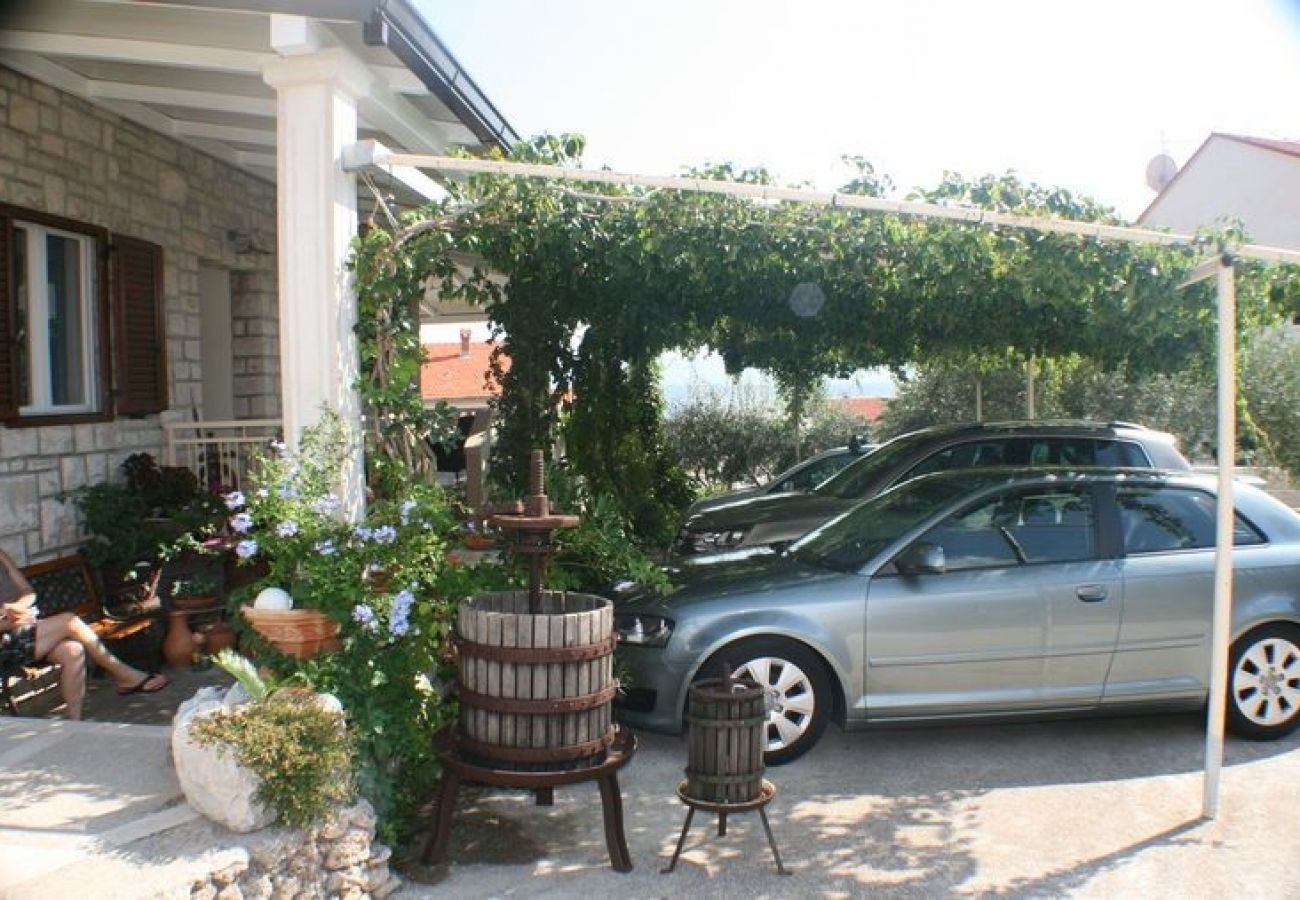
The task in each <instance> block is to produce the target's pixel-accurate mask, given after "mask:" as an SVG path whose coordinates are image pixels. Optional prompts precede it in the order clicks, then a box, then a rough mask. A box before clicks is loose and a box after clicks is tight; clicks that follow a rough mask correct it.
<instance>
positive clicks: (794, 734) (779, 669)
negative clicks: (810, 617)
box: [700, 638, 831, 765]
mask: <svg viewBox="0 0 1300 900" xmlns="http://www.w3.org/2000/svg"><path fill="white" fill-rule="evenodd" d="M723 665H725V666H727V667H729V668H730V669H731V671H732V673H733V675H735V677H737V678H748V679H750V680H752V681H754V682H756V683H757V684H758V685H759V686H761V687H762V688H763V689H764V691H766V694H767V697H766V705H767V723H766V725H765V726H764V727H765V729H766V739H767V749H766V752H765V753H764V760H765V761H766V763H767V764H768V765H780V764H781V763H787V762H790V761H792V760H794V759H797V758H798V757H800V756H802V755H803V754H805V753H807V752H808V751H809V750H810V749H812V746H813V744H815V743H817V739H818V738H820V737H821V734H822V732H823V731H824V730H825V729H826V720H827V716H828V714H829V712H830V705H831V688H830V680H829V679H828V677H827V675H826V667H825V666H824V665H823V664H822V662H821V660H819V659H818V658H817V657H816V655H814V654H813V653H812V652H811V651H810V650H808V648H807V647H805V646H803V645H802V644H797V643H795V642H794V641H789V640H783V639H779V638H750V639H748V640H744V641H739V642H737V643H735V644H733V645H731V646H730V647H726V648H724V649H723V650H722V651H720V652H719V653H718V654H716V655H715V656H714V657H713V658H712V659H710V660H709V662H708V663H706V664H705V665H704V666H703V667H702V668H701V670H700V675H701V677H705V676H707V677H713V676H716V675H718V674H721V667H722V666H723Z"/></svg>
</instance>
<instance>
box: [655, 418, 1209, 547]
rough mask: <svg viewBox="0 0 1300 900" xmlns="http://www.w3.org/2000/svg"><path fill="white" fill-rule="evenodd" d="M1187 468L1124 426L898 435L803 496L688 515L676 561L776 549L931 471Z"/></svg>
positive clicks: (1170, 448)
mask: <svg viewBox="0 0 1300 900" xmlns="http://www.w3.org/2000/svg"><path fill="white" fill-rule="evenodd" d="M1043 465H1047V466H1051V465H1056V466H1127V467H1133V468H1143V469H1188V468H1190V466H1189V465H1188V463H1187V460H1186V459H1184V458H1183V456H1182V454H1181V453H1179V452H1178V447H1177V445H1176V442H1175V439H1174V438H1173V436H1172V435H1169V434H1165V433H1164V432H1162V431H1153V430H1152V429H1150V428H1145V427H1143V426H1141V425H1133V424H1130V423H1127V422H1065V421H1056V422H1054V421H1036V422H977V423H969V424H964V425H941V426H937V427H934V428H923V429H921V430H920V431H913V432H911V433H909V434H904V435H900V436H899V437H896V438H894V439H893V440H891V441H888V442H887V443H885V444H882V445H881V446H880V447H878V448H877V449H876V450H874V451H873V452H871V453H869V454H867V455H866V456H864V457H863V458H861V459H859V460H857V461H856V462H853V463H852V464H850V465H849V466H847V467H845V468H844V469H841V470H840V471H839V472H838V473H836V474H835V475H833V476H832V477H831V478H829V479H827V480H826V481H824V482H822V483H821V484H819V485H817V486H816V487H815V488H813V489H812V490H811V491H808V492H806V493H799V492H796V493H790V494H777V495H773V496H767V497H749V498H744V499H741V500H738V501H734V502H731V503H725V504H722V505H715V506H712V507H711V508H707V509H702V510H696V511H692V512H690V513H689V514H688V515H687V516H686V519H685V521H684V522H683V524H682V527H681V529H680V531H679V533H678V535H677V540H676V541H675V542H674V544H673V553H674V556H676V557H677V558H678V559H686V558H688V557H693V556H694V557H698V556H707V555H710V554H714V553H720V552H728V551H731V550H734V549H737V548H743V547H773V548H774V549H780V548H781V547H783V546H785V545H787V544H789V543H791V542H792V541H794V540H796V539H798V538H800V537H802V536H803V535H805V534H807V533H808V532H810V531H812V530H813V529H814V528H816V527H818V526H819V525H822V524H824V523H826V522H829V521H830V520H831V519H833V518H835V517H836V516H838V515H839V514H840V513H842V512H845V511H846V510H849V509H851V508H852V507H853V506H854V505H855V504H857V503H859V502H861V501H862V500H866V499H868V498H870V497H874V496H875V495H876V494H879V493H880V492H881V491H884V490H887V489H888V488H891V487H893V486H894V485H896V484H900V483H901V482H904V481H907V480H908V479H909V478H915V477H917V476H918V475H924V474H927V473H930V472H942V471H947V470H949V469H970V468H988V467H991V466H1043Z"/></svg>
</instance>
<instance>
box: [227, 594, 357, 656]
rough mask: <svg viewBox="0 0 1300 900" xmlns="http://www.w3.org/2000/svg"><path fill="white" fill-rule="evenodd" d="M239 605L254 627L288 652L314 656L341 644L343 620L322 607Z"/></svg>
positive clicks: (272, 643) (283, 650)
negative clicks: (335, 617) (340, 629)
mask: <svg viewBox="0 0 1300 900" xmlns="http://www.w3.org/2000/svg"><path fill="white" fill-rule="evenodd" d="M239 609H240V612H241V613H242V614H243V616H244V618H245V619H246V620H248V624H249V625H251V626H252V628H253V630H254V631H256V632H257V633H258V634H260V635H261V636H262V637H263V638H265V639H266V642H267V643H268V644H270V645H271V646H272V647H274V648H275V649H277V650H279V651H280V652H281V653H283V654H285V655H286V656H293V657H297V658H298V659H311V658H312V657H313V656H315V655H316V654H317V653H322V652H324V653H328V652H330V651H332V650H337V649H338V648H339V637H338V634H339V623H338V622H335V621H334V620H333V619H331V618H330V617H329V616H327V615H325V614H324V613H323V612H320V611H318V610H315V609H254V608H253V607H251V606H241V607H240V608H239Z"/></svg>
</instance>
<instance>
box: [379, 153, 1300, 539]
mask: <svg viewBox="0 0 1300 900" xmlns="http://www.w3.org/2000/svg"><path fill="white" fill-rule="evenodd" d="M582 151H583V141H582V139H581V138H579V137H575V136H560V137H555V136H543V137H539V138H535V139H533V140H532V141H530V142H528V143H526V144H523V145H521V146H519V147H518V148H516V150H515V152H514V155H513V156H514V158H515V159H518V160H521V161H528V162H541V163H549V164H555V165H564V166H575V165H579V164H580V160H581V156H582ZM846 162H848V164H849V165H850V168H851V172H850V174H851V177H850V179H849V180H848V182H847V184H846V185H845V190H847V191H853V192H858V193H865V194H872V195H876V196H881V195H887V194H888V193H890V192H891V191H892V190H893V188H892V185H891V183H890V182H889V180H888V179H887V178H885V177H884V176H881V175H878V174H877V173H876V172H875V171H874V169H872V168H871V166H870V164H869V163H867V162H866V161H865V160H863V159H861V158H848V159H846ZM690 174H692V175H694V176H696V177H700V178H709V179H720V180H733V181H741V182H749V183H770V182H771V180H772V179H771V176H770V174H769V173H767V172H766V171H764V170H762V169H736V168H734V167H731V166H728V165H717V166H708V167H703V168H700V169H696V170H692V171H691V172H690ZM451 190H452V196H451V198H450V199H449V200H448V201H446V202H445V203H442V204H438V205H435V206H433V207H430V208H428V209H426V210H422V211H420V212H419V213H418V214H416V215H414V216H412V217H411V218H410V219H408V220H406V221H404V222H402V223H401V225H400V228H399V229H397V230H396V231H394V230H391V229H390V230H388V231H381V230H379V229H376V230H375V231H372V233H371V234H370V235H367V237H366V238H364V239H362V240H361V241H360V242H359V245H358V256H357V260H356V263H355V267H354V268H355V272H356V274H357V278H358V287H359V291H360V292H361V293H362V298H363V313H362V315H363V319H364V318H366V316H367V315H368V312H367V311H369V313H370V314H371V315H372V317H373V321H371V322H367V323H364V326H363V327H364V328H366V329H373V334H372V333H370V332H365V333H363V342H364V341H366V340H370V341H372V346H373V347H374V350H373V356H371V357H367V366H368V370H367V371H368V372H369V373H371V374H370V375H368V377H372V376H373V378H374V381H373V384H371V385H369V386H367V387H366V388H365V390H366V391H367V392H368V396H370V397H372V398H374V399H376V400H377V401H382V403H381V404H380V405H381V408H383V409H386V410H392V409H399V410H401V411H400V412H398V413H395V414H392V415H389V414H385V415H384V416H380V417H378V420H377V421H376V422H374V423H373V424H372V429H373V433H374V439H375V440H376V441H378V442H396V443H397V444H398V445H400V446H409V441H410V440H411V436H412V434H414V433H417V432H418V431H419V430H420V429H422V428H428V427H429V425H428V424H427V422H425V420H422V419H419V418H418V417H416V415H415V411H414V409H409V410H408V409H407V408H406V407H402V406H401V405H400V404H401V402H403V401H401V398H399V397H398V396H397V395H398V393H400V389H401V385H403V384H405V385H407V386H408V389H409V385H410V384H411V380H412V379H413V378H414V377H415V371H416V369H417V368H418V363H413V362H411V360H413V359H416V358H417V357H415V356H413V355H411V352H412V351H411V347H412V343H411V342H412V341H415V345H414V346H418V321H417V317H416V315H415V309H416V305H415V304H416V302H417V300H418V298H419V297H420V296H422V295H423V292H424V290H425V289H426V287H427V286H428V284H429V283H430V280H432V281H433V282H435V283H437V284H438V285H439V286H440V287H441V288H442V289H443V290H444V291H446V292H449V293H451V294H453V295H454V296H457V297H460V298H462V299H467V300H469V301H471V302H475V303H479V304H481V305H482V307H483V308H484V310H485V312H486V313H487V315H488V316H489V317H490V319H491V321H492V323H493V325H494V327H495V329H496V331H497V335H498V337H499V338H500V339H501V342H502V344H501V350H500V353H499V356H498V358H497V360H496V361H495V367H496V370H497V373H498V375H499V376H500V380H501V384H502V394H501V397H500V400H499V402H498V408H497V421H498V427H499V430H500V431H499V437H498V440H497V442H496V444H495V449H494V459H493V463H494V472H495V473H496V475H497V477H498V478H499V479H501V481H502V482H503V483H504V485H505V486H506V487H507V488H508V490H509V492H510V493H513V494H518V492H519V491H520V489H521V488H522V478H523V472H524V470H525V466H524V462H523V461H524V460H525V459H526V453H527V451H528V450H529V449H531V448H532V447H535V446H542V445H550V443H551V442H552V440H553V439H554V438H555V437H557V436H559V435H561V434H563V435H564V436H565V437H566V438H567V444H568V452H569V455H570V457H571V462H572V463H573V465H574V468H575V469H576V471H577V472H578V473H580V474H581V475H583V476H585V477H586V478H588V479H589V481H590V482H591V484H592V485H593V486H594V487H596V488H597V489H599V490H601V491H604V492H608V493H610V494H612V495H613V496H615V497H616V498H617V499H618V501H619V503H620V504H621V505H622V507H623V509H624V510H625V512H626V513H627V514H628V517H629V519H630V520H631V521H632V522H633V523H634V524H635V527H636V529H637V531H638V533H639V534H640V535H641V536H642V537H643V538H651V539H654V540H659V541H662V540H664V539H665V538H666V536H667V535H668V534H669V533H670V529H671V524H672V521H673V519H674V515H675V512H674V511H675V510H676V508H677V507H679V506H680V505H681V504H682V503H684V502H685V499H686V496H687V494H686V490H685V479H684V477H683V476H682V474H681V472H680V471H679V470H678V469H677V468H676V466H675V465H673V464H672V462H671V461H670V459H669V458H668V455H667V454H666V453H665V452H664V450H663V446H664V445H663V440H662V435H661V433H660V429H661V421H662V417H661V415H660V411H661V407H660V404H661V402H662V401H661V398H660V397H659V393H658V389H657V379H656V377H655V374H654V360H655V359H656V358H657V357H658V356H659V354H660V353H662V352H663V351H665V350H669V349H680V350H686V351H690V350H695V349H700V348H703V347H709V348H712V349H713V350H715V351H717V352H718V353H719V354H721V356H722V357H723V359H724V361H725V362H726V365H727V368H728V369H729V370H730V371H733V372H738V371H739V370H741V369H742V368H744V367H747V366H754V367H757V368H761V369H765V370H767V371H769V372H771V373H773V374H774V376H775V377H776V379H777V381H778V384H779V385H780V386H781V388H782V392H783V395H784V396H785V397H787V398H788V401H789V403H790V405H791V406H792V407H793V408H794V409H795V411H796V412H797V411H798V410H799V408H800V406H801V405H802V404H803V403H805V402H806V400H807V396H808V392H807V387H808V386H809V385H812V384H816V383H817V380H818V379H819V378H820V377H821V376H823V375H837V374H840V375H842V374H847V373H848V372H851V371H852V370H855V369H858V368H864V367H872V366H882V365H884V366H896V367H900V366H906V365H909V364H914V363H917V362H924V361H928V360H933V359H950V360H954V359H973V360H978V359H980V358H982V357H988V358H991V359H997V360H1005V359H1007V358H1013V359H1014V358H1019V359H1022V360H1024V359H1031V358H1032V359H1050V358H1064V357H1069V358H1075V357H1078V358H1084V359H1089V360H1092V361H1093V362H1094V363H1095V364H1097V365H1099V366H1101V367H1102V368H1104V369H1116V368H1120V367H1123V368H1124V370H1125V371H1127V372H1128V373H1130V374H1132V375H1141V374H1144V373H1149V372H1155V371H1173V370H1178V369H1182V368H1187V367H1189V366H1191V367H1196V366H1205V365H1210V364H1212V360H1213V327H1212V323H1213V318H1214V307H1213V286H1212V285H1208V284H1201V285H1197V286H1194V287H1191V288H1188V289H1182V290H1180V289H1179V287H1178V285H1179V283H1180V282H1181V280H1182V279H1183V278H1184V277H1185V275H1186V273H1187V271H1188V270H1189V269H1190V267H1191V266H1192V265H1194V264H1195V262H1196V261H1198V259H1199V257H1200V256H1201V255H1202V254H1203V253H1204V250H1205V248H1186V247H1179V248H1160V247H1147V246H1137V245H1129V244H1121V243H1114V242H1111V243H1107V242H1101V241H1098V240H1096V239H1093V238H1089V237H1082V236H1072V235H1058V234H1047V233H1040V232H1034V231H1027V230H1022V229H1012V228H995V227H990V226H985V225H981V224H974V223H966V222H959V221H940V220H933V219H919V218H909V217H906V216H897V215H880V214H875V213H869V212H865V211H861V210H850V209H845V208H843V207H810V206H807V205H802V204H796V203H788V202H775V201H770V202H769V201H763V202H759V201H753V200H748V199H742V198H735V197H728V196H719V195H712V194H702V193H691V192H678V191H671V190H644V189H640V188H632V187H622V186H598V187H589V186H582V187H580V188H579V187H574V186H572V185H570V184H567V183H561V182H556V181H553V180H548V179H539V178H525V177H516V176H502V175H480V176H474V177H471V178H470V179H468V181H466V182H464V183H462V184H460V185H458V186H453V187H452V188H451ZM914 196H915V197H916V198H917V199H924V200H927V201H930V202H936V203H955V204H964V205H972V206H980V207H985V208H991V209H997V210H1007V211H1013V212H1019V213H1028V214H1048V215H1054V216H1059V217H1063V218H1072V219H1081V220H1089V221H1102V222H1116V221H1117V219H1116V217H1115V215H1114V213H1113V212H1112V211H1111V210H1109V209H1106V208H1104V207H1101V206H1099V205H1098V204H1096V203H1094V202H1092V201H1090V200H1087V199H1086V198H1079V197H1076V196H1074V195H1072V194H1071V193H1070V192H1068V191H1065V190H1061V189H1056V188H1044V187H1039V186H1036V185H1032V184H1026V183H1024V182H1021V181H1020V180H1019V179H1017V178H1015V177H1014V176H1012V175H1004V176H988V177H985V178H981V179H977V180H966V179H962V178H960V177H958V176H955V175H949V176H947V177H945V178H944V179H943V181H942V182H941V183H940V184H939V185H937V186H936V187H934V188H933V189H930V190H926V191H922V192H919V193H917V194H916V195H914ZM452 250H456V251H457V252H459V253H462V254H468V255H469V256H471V257H472V258H474V259H477V260H480V261H481V264H480V265H479V267H478V268H477V269H475V270H474V271H473V272H472V273H470V274H468V275H465V274H463V273H461V274H459V275H458V274H457V270H456V268H455V267H454V266H452V265H451V264H450V261H449V260H450V256H449V254H450V253H451V251H452ZM489 271H493V272H497V273H500V274H501V275H504V276H505V279H506V287H505V288H504V289H502V288H501V287H500V286H499V284H498V283H497V282H495V281H493V280H491V279H489V278H488V277H487V273H488V272H489ZM1240 271H1241V277H1240V278H1239V282H1238V300H1239V315H1240V318H1241V323H1242V324H1243V325H1246V326H1249V325H1253V324H1258V323H1262V322H1265V321H1268V320H1269V319H1270V318H1272V317H1275V316H1276V315H1277V313H1278V311H1279V309H1280V308H1282V307H1283V306H1286V305H1288V304H1290V305H1292V306H1293V305H1294V298H1295V297H1296V296H1297V294H1298V293H1300V292H1297V290H1296V288H1295V284H1296V279H1295V277H1294V275H1295V272H1294V270H1293V269H1292V268H1273V269H1266V268H1264V267H1262V266H1259V265H1255V264H1249V265H1243V266H1242V267H1241V269H1240ZM809 286H811V287H809ZM800 292H802V293H800ZM810 296H812V297H815V300H816V302H813V303H807V302H803V301H806V300H808V298H809V297H810ZM800 298H802V299H800ZM412 336H414V337H412ZM390 351H391V353H392V355H391V356H385V353H388V352H390ZM367 352H372V351H367ZM404 354H405V355H404ZM399 357H400V359H399ZM507 360H508V363H507ZM381 371H382V377H381V376H380V373H381ZM416 422H418V423H419V424H412V423H416ZM792 437H793V436H792ZM403 441H405V442H408V443H406V444H402V443H401V442H403Z"/></svg>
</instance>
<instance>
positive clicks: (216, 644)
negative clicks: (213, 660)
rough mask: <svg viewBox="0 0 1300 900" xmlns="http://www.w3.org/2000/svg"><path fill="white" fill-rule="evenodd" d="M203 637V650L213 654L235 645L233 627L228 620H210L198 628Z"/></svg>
mask: <svg viewBox="0 0 1300 900" xmlns="http://www.w3.org/2000/svg"><path fill="white" fill-rule="evenodd" d="M199 631H200V634H201V635H202V637H203V638H204V652H205V653H207V654H209V655H215V654H217V653H220V652H221V651H222V650H225V649H227V648H228V647H233V646H235V641H236V635H235V629H234V628H233V627H232V626H231V624H230V623H229V622H212V623H211V624H209V625H204V626H203V627H202V628H200V629H199Z"/></svg>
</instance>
